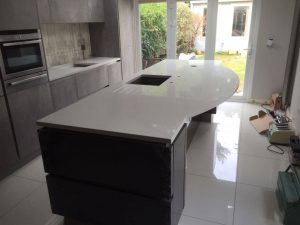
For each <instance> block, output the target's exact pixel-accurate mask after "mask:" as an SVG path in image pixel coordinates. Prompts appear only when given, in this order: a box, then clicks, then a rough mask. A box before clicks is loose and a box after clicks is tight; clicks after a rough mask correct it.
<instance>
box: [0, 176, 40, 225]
mask: <svg viewBox="0 0 300 225" xmlns="http://www.w3.org/2000/svg"><path fill="white" fill-rule="evenodd" d="M39 186H41V183H40V182H35V181H32V180H28V179H24V178H19V177H15V176H9V177H7V178H5V179H4V180H2V181H1V182H0V217H1V216H3V215H4V214H5V213H7V212H8V211H9V210H11V209H12V208H13V207H15V206H16V205H17V204H18V203H20V202H21V201H22V200H24V199H25V198H26V197H28V196H29V195H30V194H31V193H32V192H33V191H34V190H35V189H37V188H38V187H39ZM0 224H1V225H2V223H0Z"/></svg>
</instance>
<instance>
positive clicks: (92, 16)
mask: <svg viewBox="0 0 300 225" xmlns="http://www.w3.org/2000/svg"><path fill="white" fill-rule="evenodd" d="M88 6H89V21H88V22H91V23H93V22H103V21H104V3H103V0H88Z"/></svg>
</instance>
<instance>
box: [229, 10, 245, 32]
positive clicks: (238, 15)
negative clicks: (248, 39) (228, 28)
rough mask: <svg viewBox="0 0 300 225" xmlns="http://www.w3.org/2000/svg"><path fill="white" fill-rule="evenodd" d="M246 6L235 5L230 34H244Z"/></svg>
mask: <svg viewBox="0 0 300 225" xmlns="http://www.w3.org/2000/svg"><path fill="white" fill-rule="evenodd" d="M247 12H248V7H235V8H234V13H233V25H232V36H244V33H245V24H246V19H247Z"/></svg>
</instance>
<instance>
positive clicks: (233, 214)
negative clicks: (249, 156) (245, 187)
mask: <svg viewBox="0 0 300 225" xmlns="http://www.w3.org/2000/svg"><path fill="white" fill-rule="evenodd" d="M239 143H240V137H239ZM239 163H240V160H239V156H238V157H237V163H236V182H235V190H234V201H233V213H232V225H234V222H235V213H236V202H237V186H238V182H237V180H238V176H239V174H238V173H239Z"/></svg>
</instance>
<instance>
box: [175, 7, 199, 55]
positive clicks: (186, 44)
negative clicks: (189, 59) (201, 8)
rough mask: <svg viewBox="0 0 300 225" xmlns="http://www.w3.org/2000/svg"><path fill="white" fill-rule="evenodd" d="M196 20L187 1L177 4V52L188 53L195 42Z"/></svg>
mask: <svg viewBox="0 0 300 225" xmlns="http://www.w3.org/2000/svg"><path fill="white" fill-rule="evenodd" d="M194 27H195V21H194V16H193V13H192V11H191V9H190V7H189V6H188V5H187V4H186V3H183V2H181V3H178V4H177V53H182V52H184V53H187V52H189V51H190V50H191V48H192V47H193V45H194V43H193V40H194V38H193V37H194Z"/></svg>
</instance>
